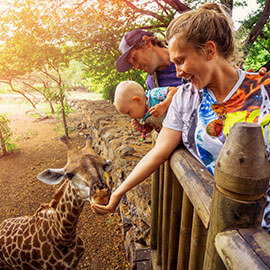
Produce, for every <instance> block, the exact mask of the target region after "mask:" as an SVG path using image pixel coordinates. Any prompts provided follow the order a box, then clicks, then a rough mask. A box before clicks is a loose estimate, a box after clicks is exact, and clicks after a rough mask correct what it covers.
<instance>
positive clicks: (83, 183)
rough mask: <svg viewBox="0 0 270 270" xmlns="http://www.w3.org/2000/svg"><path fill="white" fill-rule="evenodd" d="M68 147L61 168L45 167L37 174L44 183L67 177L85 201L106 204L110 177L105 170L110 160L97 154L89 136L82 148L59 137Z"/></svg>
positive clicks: (109, 191)
mask: <svg viewBox="0 0 270 270" xmlns="http://www.w3.org/2000/svg"><path fill="white" fill-rule="evenodd" d="M61 141H62V142H63V143H65V145H66V146H67V149H68V158H67V164H66V165H65V166H64V167H63V168H61V169H47V170H45V171H43V172H42V173H40V174H39V175H38V179H39V180H40V181H42V182H44V183H47V184H50V185H54V184H58V183H60V182H61V181H62V180H63V179H66V178H68V179H69V180H70V181H71V182H72V183H73V184H74V186H75V188H76V190H77V192H78V194H79V196H80V197H81V198H83V199H84V200H86V201H90V202H93V203H98V204H104V205H105V204H107V203H108V202H109V199H110V195H111V190H110V178H109V176H108V174H107V171H109V170H110V168H111V162H110V161H106V160H105V159H104V158H102V157H100V156H97V155H96V154H95V152H94V150H93V148H92V147H91V144H92V140H91V139H90V138H89V139H88V140H87V142H86V145H85V147H84V148H83V149H77V148H76V147H75V146H74V145H72V143H71V142H70V140H69V139H68V138H67V137H66V136H62V137H61Z"/></svg>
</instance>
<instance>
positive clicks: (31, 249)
mask: <svg viewBox="0 0 270 270" xmlns="http://www.w3.org/2000/svg"><path fill="white" fill-rule="evenodd" d="M61 140H62V142H64V143H65V144H66V146H67V149H68V159H67V164H66V165H65V166H64V167H63V168H58V169H48V170H45V171H43V172H42V173H41V174H39V176H38V179H39V180H40V181H42V182H44V183H46V184H54V185H55V184H58V183H60V182H61V181H63V183H62V185H61V186H60V187H59V188H58V190H57V191H56V193H55V195H54V197H53V199H52V200H51V202H50V203H48V204H42V205H41V206H40V207H39V209H38V210H37V211H36V212H35V214H34V215H33V216H23V217H17V218H11V219H6V220H4V221H3V222H2V223H1V224H0V269H22V270H23V269H38V270H42V269H44V270H45V269H46V270H49V269H65V270H68V269H75V268H76V266H77V264H78V262H79V259H80V258H81V256H82V255H83V252H84V243H83V241H82V239H81V238H80V237H79V236H78V235H77V234H76V226H77V222H78V218H79V216H80V214H81V211H82V209H83V206H84V204H85V202H86V201H93V202H96V203H99V204H107V203H108V201H109V199H110V195H111V190H110V184H111V183H109V182H110V179H109V177H108V174H107V172H106V171H108V170H110V168H111V162H110V161H106V160H105V159H104V158H102V157H100V156H97V155H96V153H95V152H94V150H93V148H92V147H91V140H90V139H88V140H87V142H86V145H85V147H84V148H83V149H77V148H76V147H75V146H74V145H73V144H72V142H71V141H70V140H69V139H68V138H66V137H62V138H61Z"/></svg>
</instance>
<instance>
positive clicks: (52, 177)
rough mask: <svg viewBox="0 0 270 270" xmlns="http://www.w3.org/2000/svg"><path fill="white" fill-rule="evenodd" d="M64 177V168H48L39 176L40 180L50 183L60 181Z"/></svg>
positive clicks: (53, 183)
mask: <svg viewBox="0 0 270 270" xmlns="http://www.w3.org/2000/svg"><path fill="white" fill-rule="evenodd" d="M64 177H65V174H64V169H47V170H45V171H43V172H42V173H40V174H39V175H38V176H37V178H38V180H40V181H41V182H43V183H46V184H49V185H56V184H58V183H60V182H61V181H62V180H63V179H64Z"/></svg>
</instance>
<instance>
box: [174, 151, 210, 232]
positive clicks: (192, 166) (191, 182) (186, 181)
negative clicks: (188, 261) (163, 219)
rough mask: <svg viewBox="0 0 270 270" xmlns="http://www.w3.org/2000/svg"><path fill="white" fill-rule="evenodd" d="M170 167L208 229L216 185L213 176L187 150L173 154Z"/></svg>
mask: <svg viewBox="0 0 270 270" xmlns="http://www.w3.org/2000/svg"><path fill="white" fill-rule="evenodd" d="M170 165H171V168H172V171H173V172H174V174H175V175H176V177H177V179H178V181H179V183H180V185H181V186H182V187H183V189H184V190H185V192H186V194H187V196H188V198H189V200H190V201H191V203H192V204H193V207H194V208H195V210H196V211H197V213H198V215H199V217H200V219H201V220H202V222H203V224H204V226H205V228H208V226H209V219H210V205H211V202H212V193H213V183H214V177H213V175H211V173H210V172H209V171H208V170H207V169H206V168H205V167H204V166H203V165H202V164H201V163H200V162H199V161H197V160H196V159H195V158H194V157H193V156H192V155H191V154H190V153H189V152H188V151H187V150H186V149H185V148H179V149H177V150H176V151H175V152H174V153H173V154H172V156H171V158H170Z"/></svg>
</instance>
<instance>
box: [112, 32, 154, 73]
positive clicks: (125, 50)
mask: <svg viewBox="0 0 270 270" xmlns="http://www.w3.org/2000/svg"><path fill="white" fill-rule="evenodd" d="M153 35H154V34H153V33H151V32H147V31H143V30H141V29H136V30H132V31H130V32H128V33H125V34H124V36H123V38H122V40H121V42H120V44H119V47H118V48H119V50H120V51H121V53H122V55H121V56H120V57H119V58H118V59H117V61H116V69H117V71H119V72H125V71H128V70H129V69H131V68H132V65H131V64H130V63H129V62H128V61H127V56H128V54H129V52H130V50H131V49H132V48H133V47H134V46H135V45H136V44H137V43H138V42H139V41H140V40H141V39H142V37H143V36H148V37H150V36H153Z"/></svg>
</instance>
